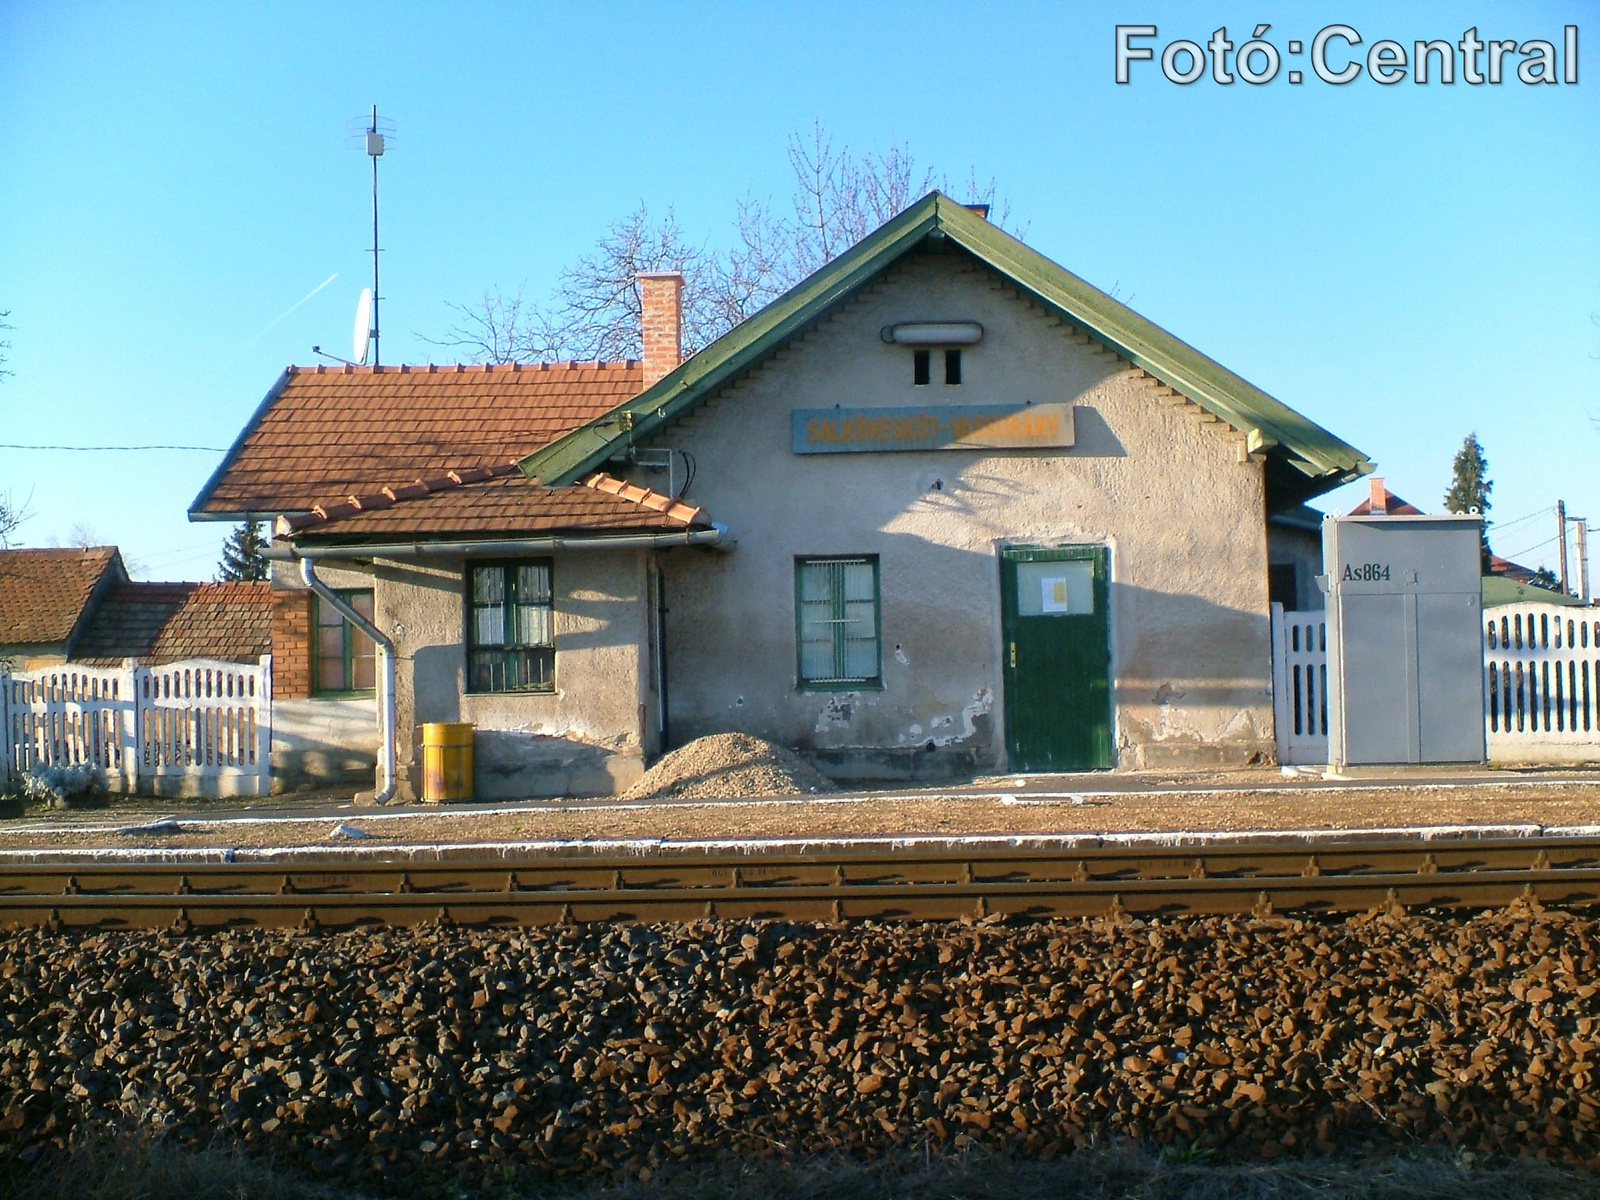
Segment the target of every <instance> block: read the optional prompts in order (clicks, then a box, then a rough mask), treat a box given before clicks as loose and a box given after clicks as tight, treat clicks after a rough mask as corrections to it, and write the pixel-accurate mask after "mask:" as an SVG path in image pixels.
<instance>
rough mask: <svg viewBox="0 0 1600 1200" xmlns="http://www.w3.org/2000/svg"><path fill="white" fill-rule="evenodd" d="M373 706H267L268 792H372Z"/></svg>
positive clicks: (346, 701) (340, 702)
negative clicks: (269, 740)
mask: <svg viewBox="0 0 1600 1200" xmlns="http://www.w3.org/2000/svg"><path fill="white" fill-rule="evenodd" d="M378 743H379V737H378V705H377V701H376V700H374V699H371V698H365V697H355V698H345V697H340V698H337V699H332V698H330V699H320V698H315V697H313V698H312V699H309V700H279V699H278V698H276V697H274V698H273V701H272V759H271V766H272V791H273V792H274V793H275V794H276V793H281V792H292V791H298V790H301V789H305V788H324V787H352V788H356V789H360V790H365V789H368V788H371V787H372V786H373V780H374V778H375V775H374V769H375V764H376V762H377V759H378Z"/></svg>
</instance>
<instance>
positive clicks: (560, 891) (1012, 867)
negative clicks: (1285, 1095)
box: [0, 837, 1600, 930]
mask: <svg viewBox="0 0 1600 1200" xmlns="http://www.w3.org/2000/svg"><path fill="white" fill-rule="evenodd" d="M1518 898H1533V899H1537V900H1538V901H1540V902H1542V903H1551V904H1566V905H1583V904H1593V903H1596V902H1597V901H1600V838H1564V837H1555V838H1509V839H1503V840H1498V839H1497V840H1477V841H1467V840H1463V841H1453V842H1419V841H1415V840H1398V839H1397V840H1393V841H1372V840H1362V841H1350V842H1319V843H1317V844H1316V845H1314V846H1312V845H1294V844H1284V843H1282V842H1262V843H1248V842H1241V843H1233V844H1226V843H1224V844H1215V845H1211V846H1208V847H1206V849H1205V850H1204V852H1203V853H1202V854H1197V853H1196V851H1195V849H1194V848H1192V847H1190V848H1174V849H1163V848H1151V847H1139V848H1136V849H1128V848H1096V849H1065V850H1060V851H1055V850H1041V849H1037V848H993V847H982V848H979V847H950V848H940V849H935V850H929V849H925V848H917V849H908V850H903V851H896V850H882V849H873V850H870V851H859V852H857V851H844V852H840V851H837V850H835V851H828V852H826V853H822V854H818V855H799V854H793V853H784V854H763V853H760V852H759V851H753V852H749V853H740V854H730V853H725V852H719V853H700V852H693V851H674V852H662V853H657V854H654V855H650V856H627V857H599V856H592V855H584V854H563V855H545V856H539V857H531V856H530V857H528V858H524V859H519V860H507V859H503V858H495V859H488V858H483V859H463V860H455V861H443V862H431V863H426V864H417V863H414V862H383V861H373V860H362V861H359V862H357V863H353V864H343V863H341V864H338V865H336V866H330V865H328V864H326V863H320V862H314V861H308V862H305V863H295V862H293V861H287V862H285V861H279V862H275V863H270V864H268V863H238V864H207V865H173V864H167V863H160V864H157V863H137V864H124V863H94V864H83V863H71V864H67V863H61V864H28V865H22V866H6V867H0V926H9V927H18V926H39V925H43V926H48V927H50V928H86V927H99V928H162V927H169V926H170V927H175V928H178V929H184V930H188V929H206V928H210V929H216V928H227V927H249V926H273V927H280V928H281V927H294V926H303V927H308V928H337V927H348V926H360V925H371V924H377V925H402V926H404V925H417V924H422V923H426V922H430V921H444V922H450V923H455V924H461V925H539V924H554V923H560V922H584V921H677V920H694V919H701V918H705V917H724V918H733V919H749V918H782V919H786V920H815V921H847V920H860V919H875V920H951V919H957V918H960V917H964V916H987V915H995V914H1006V915H1014V916H1027V917H1078V916H1096V915H1105V914H1110V913H1116V912H1123V913H1127V914H1129V915H1139V916H1155V915H1166V916H1190V915H1192V916H1201V915H1211V914H1242V913H1253V914H1256V915H1266V914H1269V913H1275V914H1285V913H1297V914H1316V913H1341V912H1362V911H1367V910H1370V909H1373V908H1376V907H1379V906H1383V905H1389V906H1393V905H1396V904H1398V905H1403V906H1405V907H1407V908H1493V907H1499V906H1502V905H1505V904H1509V903H1511V902H1512V901H1514V900H1516V899H1518Z"/></svg>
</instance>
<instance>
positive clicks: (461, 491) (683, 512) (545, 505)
mask: <svg viewBox="0 0 1600 1200" xmlns="http://www.w3.org/2000/svg"><path fill="white" fill-rule="evenodd" d="M707 524H708V522H707V520H706V518H705V513H704V510H702V509H700V508H697V507H695V506H694V505H692V504H687V503H685V502H684V501H682V500H676V499H673V498H672V497H671V496H667V495H664V494H662V493H661V492H657V491H653V490H651V489H650V488H646V487H640V486H638V485H637V484H631V483H626V482H624V481H623V480H620V479H616V478H614V477H612V476H610V475H606V474H603V473H597V474H594V475H591V476H590V477H589V478H587V479H585V480H584V481H583V483H582V484H581V485H579V484H575V485H572V486H569V487H559V488H547V487H545V486H544V485H542V484H540V483H536V482H534V481H533V480H530V479H527V478H525V477H524V476H523V475H522V473H521V472H520V471H518V470H517V467H516V464H515V463H500V464H498V465H496V466H493V467H486V468H482V469H480V470H477V471H458V472H454V473H452V474H449V475H445V476H436V477H434V478H431V479H417V480H413V481H412V482H411V483H408V484H402V485H399V486H391V487H387V488H383V489H381V490H378V491H373V492H367V493H363V494H358V495H352V496H346V497H343V498H341V499H340V500H338V501H333V502H324V503H322V504H318V505H317V506H316V507H315V508H314V509H313V510H312V511H311V512H309V513H300V514H296V515H294V516H282V517H279V518H278V521H277V525H276V528H275V531H274V532H275V533H276V534H277V535H278V536H279V537H300V536H305V535H310V536H313V537H314V536H317V535H320V534H323V533H328V534H336V535H339V536H341V537H342V536H345V535H350V534H361V535H364V536H373V537H378V538H385V537H410V536H413V535H421V536H429V537H432V536H438V535H442V534H464V535H477V534H489V533H493V534H506V535H514V536H520V535H524V534H535V535H537V534H549V533H561V532H606V531H621V530H628V529H647V530H648V529H683V528H686V527H688V526H691V525H700V526H705V525H707Z"/></svg>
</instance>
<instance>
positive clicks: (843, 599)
mask: <svg viewBox="0 0 1600 1200" xmlns="http://www.w3.org/2000/svg"><path fill="white" fill-rule="evenodd" d="M794 588H795V642H796V645H797V647H798V650H799V677H800V686H801V687H803V688H809V689H814V690H818V691H830V690H842V689H845V688H854V687H876V686H879V685H880V683H881V681H882V670H881V668H880V655H879V642H880V636H879V635H880V630H879V623H880V618H879V603H878V559H877V557H876V556H875V555H868V556H863V557H860V558H801V559H796V560H795V564H794Z"/></svg>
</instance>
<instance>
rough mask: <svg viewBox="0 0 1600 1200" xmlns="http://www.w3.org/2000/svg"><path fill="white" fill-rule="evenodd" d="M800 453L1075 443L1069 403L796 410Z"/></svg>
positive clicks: (1042, 446)
mask: <svg viewBox="0 0 1600 1200" xmlns="http://www.w3.org/2000/svg"><path fill="white" fill-rule="evenodd" d="M793 415H794V452H795V453H796V454H859V453H883V452H884V451H892V450H1038V449H1056V448H1059V447H1064V446H1071V445H1072V444H1073V435H1074V427H1073V421H1072V405H1070V404H952V405H943V404H941V405H934V406H929V407H927V408H797V409H795V410H794V414H793Z"/></svg>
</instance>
